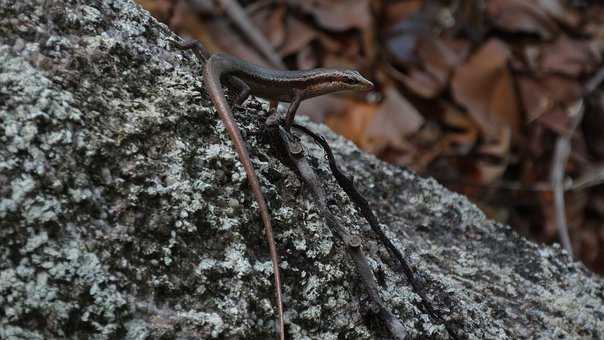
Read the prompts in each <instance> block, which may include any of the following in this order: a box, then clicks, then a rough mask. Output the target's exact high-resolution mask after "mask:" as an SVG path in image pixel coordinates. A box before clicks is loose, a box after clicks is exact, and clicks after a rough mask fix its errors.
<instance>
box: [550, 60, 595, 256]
mask: <svg viewBox="0 0 604 340" xmlns="http://www.w3.org/2000/svg"><path fill="white" fill-rule="evenodd" d="M603 81H604V66H603V67H601V68H600V69H599V70H598V72H596V74H595V75H594V76H593V77H591V79H590V80H589V81H588V82H587V84H586V85H585V90H584V94H583V98H584V97H586V96H587V95H589V94H591V93H592V92H593V91H594V90H595V89H597V88H598V86H600V84H601V83H602V82H603ZM583 98H581V99H579V100H577V101H576V102H575V103H574V104H573V105H572V106H571V107H570V108H569V113H568V116H569V129H568V132H567V133H565V134H563V135H560V136H559V137H558V140H557V141H556V149H555V150H554V157H553V160H552V172H551V182H552V188H553V189H554V207H555V218H556V227H557V229H558V236H559V237H560V242H561V243H562V246H563V247H564V249H566V251H568V253H569V254H570V255H571V256H572V255H573V250H572V245H571V242H570V236H569V234H568V224H567V221H566V211H565V205H564V185H563V181H564V166H565V165H566V162H567V160H568V157H569V155H570V149H571V146H570V142H571V138H572V136H573V134H574V132H575V130H576V129H577V127H578V126H579V124H580V123H581V119H582V118H583V112H584V105H583Z"/></svg>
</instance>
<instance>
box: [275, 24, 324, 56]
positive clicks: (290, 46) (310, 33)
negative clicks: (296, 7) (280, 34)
mask: <svg viewBox="0 0 604 340" xmlns="http://www.w3.org/2000/svg"><path fill="white" fill-rule="evenodd" d="M285 26H286V29H285V31H286V33H287V38H286V39H285V44H283V45H282V46H281V48H279V53H280V54H281V56H283V57H285V56H288V55H290V54H294V53H296V52H298V51H300V50H302V49H303V48H306V47H307V46H308V44H310V42H311V41H313V40H314V39H316V38H317V31H316V30H315V29H314V28H312V27H310V26H309V25H307V24H305V23H304V22H302V21H300V20H298V19H297V18H295V17H293V16H287V18H286V19H285Z"/></svg>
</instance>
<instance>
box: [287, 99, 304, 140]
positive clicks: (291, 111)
mask: <svg viewBox="0 0 604 340" xmlns="http://www.w3.org/2000/svg"><path fill="white" fill-rule="evenodd" d="M303 93H304V92H303V91H300V90H294V100H292V102H291V104H289V108H287V115H286V116H285V129H286V130H287V131H289V128H290V127H291V126H292V124H293V123H294V118H296V111H298V107H300V102H301V101H302V95H303Z"/></svg>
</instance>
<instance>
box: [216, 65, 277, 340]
mask: <svg viewBox="0 0 604 340" xmlns="http://www.w3.org/2000/svg"><path fill="white" fill-rule="evenodd" d="M225 71H227V70H226V69H224V65H222V64H221V63H220V61H217V60H216V59H214V58H212V57H210V58H209V59H208V60H207V61H206V64H205V66H204V82H205V85H206V88H207V91H208V93H209V95H210V98H211V99H212V102H213V104H214V107H215V108H216V111H218V115H219V116H220V119H221V120H222V122H223V124H224V126H225V127H226V129H227V131H228V133H229V136H230V138H231V141H232V142H233V144H234V145H235V151H236V152H237V154H238V155H239V160H240V161H241V163H242V164H243V169H244V170H245V174H246V176H247V180H248V183H249V185H250V187H251V189H252V193H253V194H254V198H255V199H256V203H258V210H259V211H260V217H261V218H262V223H263V224H264V230H265V233H266V240H267V242H268V247H269V252H270V256H271V260H272V263H273V272H274V274H275V294H276V298H277V311H278V313H279V318H278V324H277V331H278V334H279V339H280V340H285V330H284V324H283V298H282V294H281V276H280V272H279V255H278V254H277V246H276V245H275V239H274V238H273V227H272V226H271V218H270V215H269V210H268V206H267V205H266V201H265V200H264V196H263V195H262V191H261V189H260V183H259V182H258V177H257V176H256V172H255V171H254V168H253V166H252V162H251V161H250V156H249V153H248V151H247V149H246V147H245V144H244V142H243V138H242V137H241V133H240V132H239V128H238V127H237V125H236V123H235V120H234V119H233V115H232V114H231V110H230V108H229V106H228V104H227V102H226V99H225V96H224V90H223V89H222V85H221V79H220V78H221V77H222V76H223V75H224V73H225Z"/></svg>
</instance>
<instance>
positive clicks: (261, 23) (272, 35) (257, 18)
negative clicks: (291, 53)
mask: <svg viewBox="0 0 604 340" xmlns="http://www.w3.org/2000/svg"><path fill="white" fill-rule="evenodd" d="M285 14H286V7H285V6H282V5H280V6H274V7H265V8H263V9H260V10H258V11H256V12H254V13H253V15H251V18H250V19H251V20H252V22H253V23H254V25H255V26H256V27H258V29H260V31H261V32H262V33H263V34H264V36H265V37H266V38H267V40H268V41H269V42H270V43H271V45H272V46H281V45H283V44H284V43H285V42H286V41H287V40H286V29H285V20H286V19H285Z"/></svg>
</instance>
